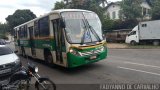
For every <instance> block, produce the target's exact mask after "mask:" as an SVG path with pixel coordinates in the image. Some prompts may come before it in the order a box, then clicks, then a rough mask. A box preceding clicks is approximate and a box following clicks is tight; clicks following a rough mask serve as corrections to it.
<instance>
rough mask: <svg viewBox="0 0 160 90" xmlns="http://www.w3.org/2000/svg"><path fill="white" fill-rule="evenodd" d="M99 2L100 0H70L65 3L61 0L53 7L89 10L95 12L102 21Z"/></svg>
mask: <svg viewBox="0 0 160 90" xmlns="http://www.w3.org/2000/svg"><path fill="white" fill-rule="evenodd" d="M65 1H67V0H65ZM100 2H101V0H72V1H71V2H68V3H67V4H65V3H64V2H63V1H61V2H56V3H55V7H54V9H64V8H70V9H85V10H90V11H93V12H95V13H97V14H98V16H99V17H100V19H101V21H102V22H103V20H104V17H105V16H104V10H103V8H102V7H100V6H99V4H100Z"/></svg>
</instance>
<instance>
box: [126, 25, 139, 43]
mask: <svg viewBox="0 0 160 90" xmlns="http://www.w3.org/2000/svg"><path fill="white" fill-rule="evenodd" d="M125 42H126V43H128V44H131V45H135V44H137V43H139V36H138V25H137V26H135V27H134V28H133V29H132V31H131V32H129V34H128V35H127V36H126V40H125Z"/></svg>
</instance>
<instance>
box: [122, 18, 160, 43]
mask: <svg viewBox="0 0 160 90" xmlns="http://www.w3.org/2000/svg"><path fill="white" fill-rule="evenodd" d="M125 42H126V43H129V44H131V45H135V44H139V43H145V44H146V43H152V44H153V45H159V43H160V20H155V21H144V22H140V23H139V24H138V25H137V26H135V27H134V28H133V29H132V31H131V32H130V33H129V34H128V35H127V36H126V40H125Z"/></svg>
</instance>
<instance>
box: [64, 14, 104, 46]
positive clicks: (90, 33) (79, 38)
mask: <svg viewBox="0 0 160 90" xmlns="http://www.w3.org/2000/svg"><path fill="white" fill-rule="evenodd" d="M61 15H62V18H63V19H64V21H65V24H66V27H65V30H66V36H67V39H68V41H69V42H70V43H78V44H79V43H92V42H97V41H101V40H102V39H103V38H102V30H101V22H100V20H99V18H98V16H97V14H95V13H93V12H63V13H62V14H61Z"/></svg>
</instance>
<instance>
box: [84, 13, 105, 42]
mask: <svg viewBox="0 0 160 90" xmlns="http://www.w3.org/2000/svg"><path fill="white" fill-rule="evenodd" d="M82 14H83V13H82ZM83 16H84V14H83ZM84 20H85V21H86V24H87V25H86V24H85V27H86V26H87V27H88V30H90V31H91V32H92V33H93V35H94V36H95V37H96V39H97V40H98V41H99V42H101V41H102V40H101V39H100V37H99V36H98V34H97V33H96V31H95V30H94V28H93V27H92V26H91V25H89V22H88V20H87V19H86V18H85V16H84ZM84 34H85V33H84ZM83 39H84V35H83ZM83 41H84V40H83Z"/></svg>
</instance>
